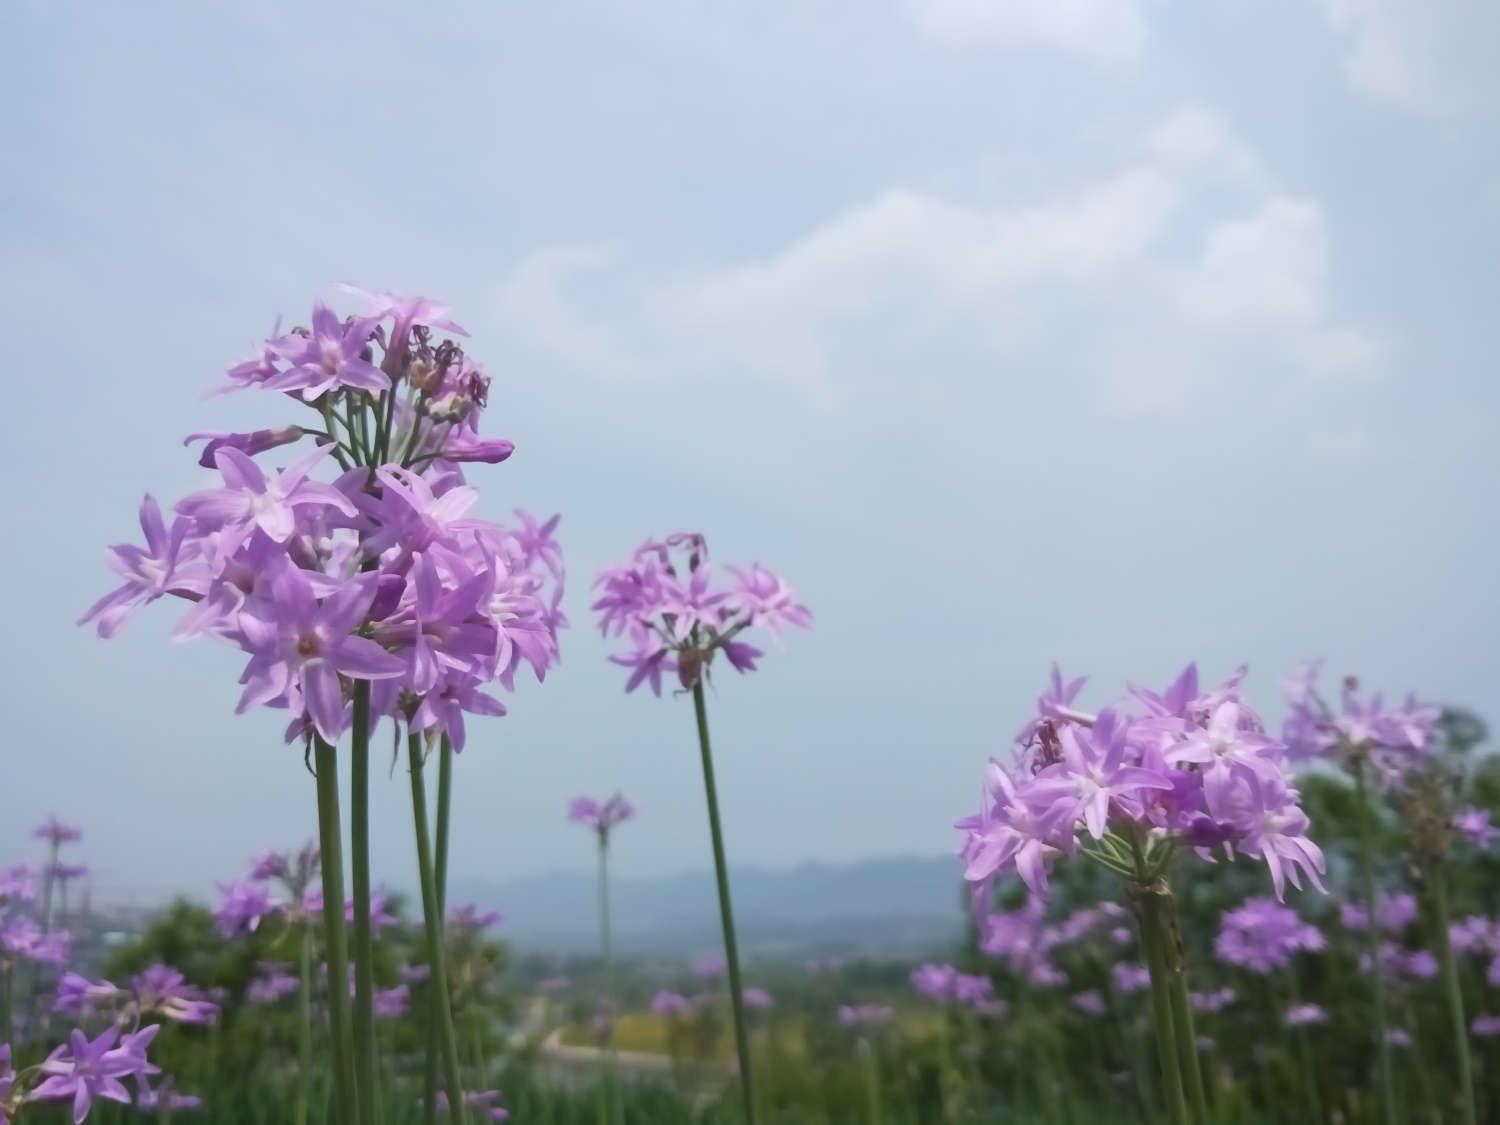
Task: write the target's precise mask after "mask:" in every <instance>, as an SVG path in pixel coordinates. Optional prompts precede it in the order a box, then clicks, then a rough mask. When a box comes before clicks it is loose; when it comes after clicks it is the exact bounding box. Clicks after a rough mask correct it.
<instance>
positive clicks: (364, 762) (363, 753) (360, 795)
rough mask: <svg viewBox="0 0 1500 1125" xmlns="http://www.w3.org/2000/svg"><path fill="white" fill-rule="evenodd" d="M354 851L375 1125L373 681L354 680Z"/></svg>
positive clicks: (366, 1076)
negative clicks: (371, 770) (371, 859)
mask: <svg viewBox="0 0 1500 1125" xmlns="http://www.w3.org/2000/svg"><path fill="white" fill-rule="evenodd" d="M349 851H350V870H351V873H352V875H353V884H354V885H353V888H352V889H353V895H354V927H353V929H354V934H353V938H354V942H353V945H354V948H353V954H354V1080H355V1083H356V1085H357V1086H358V1089H359V1095H358V1096H359V1104H360V1107H361V1109H360V1122H361V1125H375V1111H374V1107H375V1105H376V1104H377V1097H378V1095H377V1093H376V1089H375V1011H374V996H375V975H374V960H375V940H374V929H373V927H372V926H371V924H370V681H369V680H356V681H355V682H354V718H353V748H352V752H351V754H350V761H349Z"/></svg>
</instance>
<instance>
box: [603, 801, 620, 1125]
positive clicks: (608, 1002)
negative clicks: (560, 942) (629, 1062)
mask: <svg viewBox="0 0 1500 1125" xmlns="http://www.w3.org/2000/svg"><path fill="white" fill-rule="evenodd" d="M599 942H600V947H601V948H602V949H603V951H604V1005H605V1007H604V1011H605V1014H606V1015H607V1016H608V1017H609V1037H608V1039H607V1040H606V1041H605V1044H604V1048H605V1063H604V1082H605V1087H606V1089H607V1092H608V1097H609V1106H610V1110H609V1115H610V1120H612V1121H615V1122H618V1121H619V1120H620V1115H621V1112H622V1107H621V1105H620V1085H619V1083H620V1075H619V1067H618V1065H617V1059H616V1056H615V954H614V943H613V941H612V940H611V934H610V925H609V837H608V836H607V835H606V834H605V830H603V829H601V830H600V832H599Z"/></svg>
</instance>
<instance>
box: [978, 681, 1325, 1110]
mask: <svg viewBox="0 0 1500 1125" xmlns="http://www.w3.org/2000/svg"><path fill="white" fill-rule="evenodd" d="M1243 678H1244V670H1243V669H1241V670H1240V671H1238V672H1236V673H1235V675H1234V676H1232V677H1231V678H1230V679H1229V680H1228V681H1227V682H1225V683H1224V684H1223V685H1221V686H1220V687H1218V688H1215V689H1209V690H1206V691H1205V690H1200V688H1199V684H1198V672H1197V668H1196V667H1195V666H1194V665H1191V664H1190V665H1188V667H1187V668H1185V669H1184V670H1183V672H1182V673H1181V674H1180V675H1179V676H1178V677H1177V679H1176V680H1174V681H1173V682H1172V683H1171V684H1170V685H1169V686H1168V687H1167V688H1165V689H1164V690H1163V691H1161V692H1155V691H1150V690H1147V689H1144V688H1131V689H1130V692H1131V696H1132V697H1133V700H1132V702H1133V703H1134V705H1135V707H1136V708H1137V710H1136V711H1135V712H1134V713H1130V712H1126V711H1124V710H1122V709H1118V708H1115V707H1108V708H1105V709H1103V710H1101V711H1100V712H1099V713H1098V714H1090V713H1087V712H1084V711H1082V710H1079V709H1078V708H1077V707H1075V706H1074V701H1075V699H1076V698H1077V696H1078V693H1079V691H1080V690H1081V689H1082V687H1083V684H1084V681H1083V680H1081V679H1079V680H1072V681H1067V680H1065V679H1064V678H1063V676H1062V674H1061V672H1059V671H1058V669H1057V668H1055V667H1054V668H1053V670H1052V681H1051V684H1050V685H1049V687H1048V689H1047V691H1046V692H1044V694H1043V695H1042V696H1041V697H1040V698H1039V699H1038V700H1037V713H1036V715H1035V717H1033V718H1032V719H1031V720H1030V721H1029V722H1027V723H1026V725H1025V726H1024V727H1023V728H1022V729H1021V731H1020V733H1019V735H1018V736H1017V742H1018V744H1019V747H1020V751H1019V753H1018V754H1017V756H1016V758H1015V759H1014V761H1013V762H1012V763H1011V764H1010V765H1008V766H1006V765H1002V764H1000V763H999V762H995V761H991V763H990V765H989V769H988V774H987V785H986V790H987V799H986V801H985V804H984V805H983V807H981V808H980V810H979V812H978V813H976V814H975V815H973V816H969V817H965V818H964V819H962V820H960V821H959V822H958V828H959V829H960V830H961V831H962V832H963V845H962V848H961V849H960V854H961V857H962V859H963V862H964V865H965V869H964V876H965V878H966V879H968V880H969V882H970V883H971V884H972V885H973V901H974V906H975V909H976V912H977V913H978V914H979V916H980V920H981V922H983V920H984V918H985V917H986V916H987V915H988V914H989V912H990V910H991V903H992V887H993V885H994V883H995V882H996V880H997V879H999V878H1000V877H1001V876H1002V875H1005V874H1007V873H1009V872H1011V871H1014V872H1015V873H1016V874H1017V875H1019V877H1020V878H1021V880H1022V881H1023V882H1024V883H1025V884H1026V885H1027V887H1028V888H1030V890H1031V892H1032V894H1033V895H1035V896H1037V897H1039V898H1041V897H1045V896H1046V894H1047V890H1048V883H1047V865H1048V863H1049V862H1050V861H1052V860H1054V859H1056V858H1058V857H1071V856H1078V855H1083V856H1085V857H1086V858H1088V859H1091V860H1093V861H1094V862H1095V863H1097V864H1098V865H1100V866H1101V867H1103V868H1105V869H1106V870H1108V871H1111V872H1113V873H1114V874H1116V875H1117V876H1119V877H1120V878H1121V879H1122V880H1123V881H1124V884H1125V888H1126V892H1127V897H1128V898H1129V900H1130V902H1131V903H1132V905H1133V906H1134V908H1135V911H1136V916H1137V919H1138V921H1139V925H1140V934H1141V943H1142V948H1143V949H1144V951H1145V954H1146V963H1147V968H1148V970H1149V973H1150V978H1151V1016H1152V1026H1153V1031H1154V1033H1155V1038H1156V1049H1157V1056H1158V1059H1159V1062H1160V1065H1161V1072H1162V1085H1163V1096H1164V1099H1165V1101H1166V1104H1167V1112H1168V1115H1169V1116H1170V1117H1171V1119H1172V1120H1173V1121H1174V1122H1193V1123H1195V1125H1196V1123H1201V1122H1204V1121H1206V1120H1207V1117H1208V1106H1207V1096H1206V1090H1205V1087H1204V1083H1203V1078H1202V1070H1201V1066H1200V1063H1199V1059H1198V1051H1197V1044H1196V1037H1195V1034H1194V1029H1193V1014H1192V1004H1191V1002H1190V996H1189V992H1188V986H1187V970H1186V962H1185V957H1184V954H1183V942H1182V937H1181V934H1180V932H1179V930H1178V925H1177V914H1176V906H1175V901H1174V899H1173V895H1172V888H1171V885H1170V883H1169V881H1168V874H1169V871H1170V869H1171V865H1172V863H1173V860H1174V858H1175V857H1176V855H1177V854H1178V853H1179V852H1180V851H1183V850H1191V851H1197V852H1200V853H1203V854H1205V856H1206V855H1207V853H1208V852H1209V851H1210V850H1211V849H1215V848H1219V849H1222V851H1223V853H1224V855H1225V856H1226V857H1227V858H1233V857H1234V856H1236V855H1247V856H1255V857H1258V858H1260V859H1261V860H1263V861H1264V862H1265V864H1266V866H1267V867H1268V868H1269V870H1270V874H1271V880H1272V883H1273V885H1274V887H1275V891H1276V896H1277V898H1278V899H1280V898H1281V897H1282V896H1283V895H1284V893H1285V884H1286V883H1288V882H1290V883H1291V884H1292V885H1293V886H1297V887H1300V886H1301V880H1302V878H1303V877H1304V876H1305V877H1306V878H1307V879H1308V880H1309V881H1310V882H1312V884H1313V885H1314V886H1316V887H1318V888H1319V889H1320V890H1321V889H1322V883H1321V881H1320V876H1321V874H1322V872H1323V869H1324V860H1323V853H1322V851H1321V850H1320V849H1319V848H1318V846H1317V845H1316V844H1314V843H1313V842H1312V841H1311V840H1310V839H1309V838H1308V836H1307V831H1308V828H1309V823H1308V818H1307V816H1306V814H1304V813H1303V811H1302V808H1301V804H1300V796H1299V794H1298V793H1297V790H1296V789H1295V788H1293V786H1292V784H1291V778H1290V775H1289V772H1288V764H1287V759H1286V753H1285V747H1284V746H1283V745H1282V744H1281V743H1280V742H1277V741H1276V740H1275V739H1272V738H1270V737H1269V736H1267V735H1266V733H1265V730H1264V727H1263V725H1262V723H1261V721H1260V719H1259V717H1258V716H1257V715H1256V714H1255V712H1254V711H1252V710H1251V709H1250V708H1249V706H1248V705H1247V704H1246V703H1245V701H1244V699H1243V698H1242V693H1241V682H1242V680H1243Z"/></svg>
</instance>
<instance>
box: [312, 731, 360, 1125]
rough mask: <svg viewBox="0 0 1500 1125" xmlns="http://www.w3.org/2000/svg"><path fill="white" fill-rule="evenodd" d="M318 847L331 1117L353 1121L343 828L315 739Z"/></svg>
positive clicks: (323, 750) (329, 766)
mask: <svg viewBox="0 0 1500 1125" xmlns="http://www.w3.org/2000/svg"><path fill="white" fill-rule="evenodd" d="M313 752H314V755H315V758H314V761H315V764H316V767H317V771H318V845H319V848H320V851H321V855H322V869H323V933H324V944H325V945H326V946H327V947H328V1023H329V1038H330V1040H331V1041H332V1043H333V1084H334V1102H335V1109H336V1111H337V1112H336V1114H335V1117H336V1120H337V1121H338V1123H339V1125H356V1122H357V1121H358V1120H359V1109H358V1106H357V1105H356V1103H355V1092H354V1060H353V1056H352V1053H351V1050H350V1042H349V960H348V950H347V948H346V945H345V937H344V854H343V842H342V836H343V829H342V828H341V827H340V825H339V777H338V752H337V751H336V750H334V748H333V747H332V746H330V745H329V744H328V743H326V742H324V741H323V739H322V738H317V739H316V741H315V746H314V751H313Z"/></svg>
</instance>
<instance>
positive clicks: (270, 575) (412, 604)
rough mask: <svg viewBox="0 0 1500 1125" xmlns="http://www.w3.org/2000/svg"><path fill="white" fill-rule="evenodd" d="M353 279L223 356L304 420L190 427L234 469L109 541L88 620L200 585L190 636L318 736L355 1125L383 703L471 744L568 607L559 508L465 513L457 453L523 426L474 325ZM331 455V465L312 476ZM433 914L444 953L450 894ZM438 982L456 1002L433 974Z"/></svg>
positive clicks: (375, 1102)
mask: <svg viewBox="0 0 1500 1125" xmlns="http://www.w3.org/2000/svg"><path fill="white" fill-rule="evenodd" d="M345 288H346V291H347V292H349V293H352V294H353V295H354V296H355V297H357V298H359V299H360V300H362V301H363V302H364V303H365V305H366V312H365V313H363V314H361V315H355V316H345V317H341V316H339V315H338V314H336V313H335V312H334V311H333V310H332V309H331V308H330V307H329V306H328V305H326V304H324V303H322V302H318V303H317V304H316V305H315V306H314V308H313V312H312V317H311V320H310V325H309V326H308V327H298V328H294V329H292V330H291V331H290V332H288V333H285V334H282V335H277V336H275V337H273V338H272V339H269V340H267V341H266V342H265V344H264V345H263V346H262V347H261V348H260V349H258V350H257V351H256V353H255V354H254V355H252V356H251V357H250V358H249V359H247V360H245V361H244V362H242V363H238V364H236V365H234V366H233V367H231V368H230V369H229V371H228V373H227V379H226V383H225V385H224V387H223V389H224V390H242V389H252V388H253V389H257V390H261V391H268V392H272V393H274V394H276V395H277V396H278V398H279V399H280V400H281V401H283V402H289V403H292V404H295V405H296V406H298V407H299V408H300V409H301V410H302V411H303V416H302V420H301V421H300V422H298V423H296V424H290V425H280V426H275V427H272V428H268V429H263V430H256V431H252V432H247V433H202V434H194V435H192V436H190V437H189V439H188V441H189V442H192V441H203V442H204V446H203V449H202V454H201V457H200V464H202V465H203V466H204V467H205V468H210V469H215V470H217V472H218V474H219V476H220V478H221V480H220V484H219V486H218V487H213V488H209V489H205V490H203V491H200V492H196V493H193V494H192V495H189V496H187V497H186V498H184V499H183V500H182V501H181V502H179V503H178V505H177V506H176V509H175V512H174V514H173V516H172V518H171V520H170V522H168V520H167V519H166V518H165V517H164V516H163V513H162V511H161V509H160V507H159V506H158V505H157V503H156V501H155V500H154V499H153V498H151V497H150V496H147V497H146V499H145V501H144V502H143V503H142V505H141V511H140V522H141V530H142V532H143V534H144V536H145V540H146V542H145V546H144V547H139V546H135V545H131V544H122V545H118V546H116V547H113V548H111V549H110V553H109V562H110V565H111V567H112V568H113V569H114V570H115V571H116V573H117V574H118V575H119V576H120V578H121V579H122V584H121V585H120V586H119V587H117V588H116V589H114V590H112V591H111V592H109V593H108V594H106V595H105V596H104V597H103V598H101V599H100V600H99V601H98V602H96V603H95V604H94V605H93V606H92V607H90V609H89V610H88V611H87V612H86V613H85V614H84V616H83V618H82V620H83V621H92V622H95V623H96V626H97V629H98V631H99V633H100V635H101V636H105V637H108V636H111V635H113V634H114V633H115V631H116V630H118V628H119V627H120V626H121V624H122V623H123V622H124V620H125V619H126V618H127V617H128V616H129V615H130V614H131V613H133V612H134V611H135V610H136V609H137V608H139V607H140V606H143V605H146V604H148V603H150V602H153V601H156V600H157V599H159V598H161V597H164V596H168V595H170V596H173V597H177V598H180V599H183V600H185V601H187V602H190V603H192V608H191V609H189V611H188V613H187V614H186V616H185V617H184V618H183V620H182V621H181V622H180V623H179V625H178V627H177V630H176V634H177V636H178V637H180V638H189V637H199V636H211V637H215V638H217V639H221V640H226V641H229V642H230V643H231V644H233V645H236V646H237V647H239V648H240V649H241V650H242V651H244V652H245V653H246V654H247V655H248V657H249V661H248V664H247V666H246V669H245V672H244V674H243V676H242V677H241V680H240V682H241V684H242V685H244V690H243V692H242V694H241V697H240V701H239V706H238V710H240V711H244V710H246V709H248V708H250V707H252V706H257V705H261V706H269V707H275V708H279V709H283V710H285V711H287V712H288V714H289V716H290V718H291V723H290V726H289V728H288V739H289V740H294V739H301V740H303V741H304V742H305V743H306V745H307V756H308V757H309V758H310V759H313V760H314V764H315V767H316V768H315V771H314V772H315V773H316V774H317V788H318V810H319V839H320V843H321V845H322V862H323V875H324V896H325V904H324V912H325V928H326V933H327V940H328V946H329V949H328V970H329V974H330V976H329V988H328V992H329V996H330V1032H331V1034H330V1039H331V1042H332V1044H333V1049H334V1055H335V1065H334V1068H333V1069H334V1076H335V1090H336V1093H337V1102H338V1104H337V1109H336V1113H337V1117H338V1120H339V1121H340V1123H341V1125H377V1123H376V1115H377V1111H378V1107H379V1105H380V1104H381V1103H380V1099H379V1096H378V1091H377V1086H378V1083H379V1078H378V1074H379V1068H378V1067H377V1064H376V1057H375V1056H376V1048H375V1033H374V1023H373V1020H374V988H373V971H372V963H371V962H372V956H373V933H372V920H371V890H370V883H371V870H370V843H369V836H370V827H369V796H370V794H369V786H370V740H371V736H372V734H373V731H374V728H375V727H376V726H377V725H378V724H379V723H380V722H381V721H382V720H390V721H391V722H392V723H393V725H394V726H395V727H396V731H397V737H398V738H399V737H400V733H401V731H402V730H404V731H405V732H406V736H407V738H408V740H409V741H410V742H412V743H413V744H414V745H415V744H416V743H417V742H420V741H421V740H422V739H437V738H438V737H440V736H446V738H447V739H448V740H449V741H450V742H451V744H452V747H453V750H454V751H455V752H456V751H460V750H462V749H463V745H464V740H465V715H466V714H477V715H503V714H504V713H505V707H504V705H503V704H501V703H500V701H499V700H497V699H495V698H494V697H492V696H491V695H489V694H488V693H487V692H486V691H485V688H486V687H487V686H488V685H489V684H490V683H491V682H494V681H499V682H500V683H501V684H502V685H503V686H504V687H505V688H507V689H510V688H512V687H513V686H514V678H515V675H516V673H517V671H518V670H520V668H521V667H522V666H523V665H527V666H530V667H531V669H532V670H533V672H534V673H535V674H536V676H537V677H538V679H540V678H541V677H543V676H544V675H545V673H546V671H547V669H548V668H549V667H551V666H552V665H553V664H554V663H555V662H556V659H557V630H558V628H559V627H560V626H561V625H563V624H565V621H564V619H563V616H562V613H561V611H560V600H561V596H562V587H563V571H562V555H561V550H560V548H559V547H558V545H557V543H556V541H555V539H554V538H553V534H552V533H553V531H554V530H555V528H556V525H557V519H556V517H553V518H552V519H551V520H549V521H546V522H538V521H536V520H534V519H533V518H532V517H530V516H528V515H526V514H525V513H517V515H518V520H519V523H518V525H517V526H510V527H508V526H503V525H501V524H497V523H492V522H489V521H485V520H481V519H477V518H474V517H473V516H471V515H469V509H470V508H472V507H473V505H474V504H475V503H476V501H477V500H478V492H477V491H476V490H475V489H474V488H472V487H470V486H469V485H468V484H467V482H466V481H465V479H464V475H463V466H464V465H465V464H469V463H488V464H495V463H499V462H501V461H504V460H506V459H507V458H508V457H509V456H510V455H511V453H512V452H513V450H514V446H513V445H512V444H511V443H510V442H509V441H506V440H504V439H499V438H483V437H480V435H479V433H478V424H479V418H480V415H481V413H482V412H483V409H484V407H485V405H486V403H487V401H488V395H489V386H490V380H489V377H488V376H487V375H486V374H485V373H484V371H483V370H482V369H481V368H480V367H479V366H478V365H476V364H475V363H474V362H473V361H472V360H471V359H470V358H469V357H468V356H467V355H466V354H465V352H464V349H463V347H462V346H461V345H460V343H459V342H458V340H457V339H456V338H455V337H462V336H465V335H467V333H465V332H464V330H463V329H462V328H461V327H459V326H458V325H457V324H455V323H453V321H452V320H451V319H449V317H448V313H447V310H446V309H445V308H443V307H442V306H440V305H437V304H435V303H434V302H432V301H429V300H426V299H425V298H420V297H402V296H398V295H395V294H391V293H383V292H382V293H376V292H368V291H364V290H358V289H353V288H352V287H345ZM440 333H446V334H447V335H446V336H444V335H440ZM304 439H308V440H310V441H311V443H312V445H313V448H312V449H311V450H309V451H307V452H304V453H302V454H301V455H300V456H297V457H296V458H295V459H294V460H292V461H291V463H290V464H289V465H287V466H286V467H284V468H281V469H279V470H270V471H268V470H267V469H264V468H263V467H262V466H261V465H260V464H259V463H258V462H257V461H256V460H255V458H256V457H258V456H261V455H263V454H265V453H267V452H269V451H271V450H276V449H280V448H283V447H286V446H290V445H293V444H296V443H299V442H302V441H303V440H304ZM329 465H336V466H337V468H338V470H339V472H338V475H336V476H335V478H334V479H333V480H331V481H319V480H317V479H315V475H314V474H315V473H316V472H317V471H319V470H324V469H326V468H327V467H328V466H329ZM351 705H352V706H351ZM346 732H347V733H348V735H349V747H350V750H349V753H350V758H349V768H350V789H349V810H348V813H349V829H350V836H349V859H350V876H351V880H352V890H353V898H354V901H353V911H352V920H351V923H350V932H349V933H347V934H346V931H345V922H344V916H343V896H342V884H343V866H342V855H343V847H342V829H341V820H342V815H341V809H340V798H339V792H338V787H337V762H338V751H337V747H338V746H339V744H340V742H341V741H342V739H343V736H344V735H345V733H346ZM422 813H423V823H424V824H425V823H426V819H425V818H426V810H425V808H424V809H423V810H422ZM418 845H419V847H420V848H421V849H425V853H426V857H425V860H424V869H425V870H426V871H427V874H428V875H429V876H430V877H431V879H432V882H433V890H434V894H433V895H432V896H431V900H430V905H431V906H433V907H439V906H440V895H438V894H437V893H436V891H437V886H436V883H437V877H436V874H435V872H434V871H433V870H432V856H431V850H432V840H431V838H430V837H427V838H423V839H420V840H419V841H418ZM442 848H443V855H444V857H445V861H446V854H447V853H446V844H445V843H444V844H443V845H442ZM428 905H429V901H428V900H427V899H426V898H424V907H426V906H428ZM428 922H429V923H430V925H431V927H432V929H433V933H434V935H435V937H436V939H437V940H436V946H437V949H438V952H441V945H442V940H441V939H442V917H441V911H440V910H439V911H438V913H437V914H436V915H435V916H434V917H431V918H429V919H428ZM351 938H352V940H351ZM346 950H347V953H352V956H353V962H354V982H355V996H354V1004H353V1011H352V1015H351V1014H350V1013H348V1012H347V1011H346V1009H347V1007H348V1005H347V1003H346V1001H345V997H346V995H347V990H348V989H347V979H346V977H345V972H346V965H345V958H346ZM434 990H435V991H436V993H437V997H438V998H437V1000H436V1001H435V1003H437V1004H438V1005H439V1006H441V1007H443V1008H445V1009H446V1006H447V1004H448V998H447V995H446V993H445V991H444V990H443V989H442V988H441V987H440V986H439V983H438V981H437V980H436V979H435V981H434ZM437 1022H438V1024H439V1028H440V1029H441V1026H442V1024H443V1019H442V1018H439V1019H438V1020H437ZM449 1022H450V1023H451V1019H450V1020H449ZM452 1078H453V1075H451V1074H450V1075H448V1076H447V1080H448V1081H449V1089H448V1090H447V1091H446V1092H447V1094H448V1095H449V1097H450V1098H451V1100H452V1103H453V1106H454V1110H453V1112H454V1113H455V1114H461V1113H462V1107H463V1092H462V1091H461V1090H460V1089H458V1088H457V1087H456V1085H454V1084H453V1083H452ZM435 1102H436V1099H431V1100H430V1104H435Z"/></svg>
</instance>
